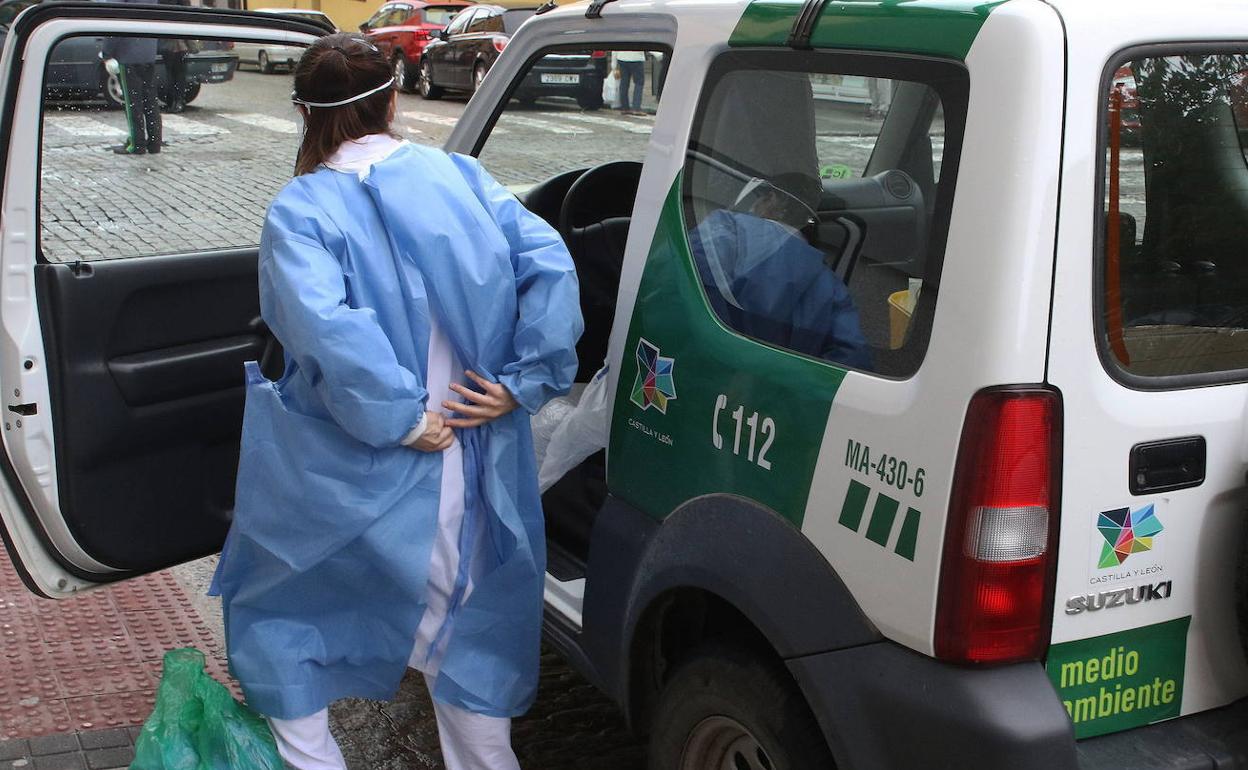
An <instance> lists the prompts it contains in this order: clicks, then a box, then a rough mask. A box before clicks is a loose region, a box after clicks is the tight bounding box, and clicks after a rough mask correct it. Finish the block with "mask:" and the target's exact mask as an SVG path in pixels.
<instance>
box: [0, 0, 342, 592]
mask: <svg viewBox="0 0 1248 770" xmlns="http://www.w3.org/2000/svg"><path fill="white" fill-rule="evenodd" d="M322 33H323V31H322V30H320V29H319V28H317V27H315V26H313V25H311V24H307V23H304V22H299V21H295V20H291V19H285V18H282V17H278V16H274V15H260V14H248V13H242V12H232V11H220V10H211V9H196V8H179V7H171V6H159V7H157V6H131V5H112V4H100V3H49V4H43V5H38V6H35V7H33V8H31V9H30V10H28V11H27V12H25V13H24V14H22V15H21V16H20V17H19V18H18V19H17V20H16V22H15V23H14V25H13V26H12V28H11V29H10V30H9V32H8V36H7V39H6V40H5V45H4V49H3V58H2V60H0V76H2V78H3V81H2V83H0V105H2V113H0V169H2V173H3V178H2V180H0V184H2V187H3V211H2V217H3V234H2V237H0V392H3V394H4V396H5V398H4V401H3V403H2V405H0V411H3V414H4V419H3V423H4V430H3V432H2V436H3V438H2V440H0V448H2V450H3V452H2V457H0V460H2V462H0V522H2V523H3V538H4V545H5V547H6V548H7V549H8V551H9V553H10V555H11V556H12V559H13V561H14V563H15V564H16V565H17V567H18V570H19V572H20V573H21V574H22V577H23V579H24V580H25V582H26V583H27V585H28V586H29V587H30V588H31V589H32V590H33V591H36V592H38V593H40V594H43V595H46V596H49V597H63V596H68V595H71V594H73V593H75V592H77V591H80V590H82V589H84V588H86V587H89V586H91V585H93V584H98V583H104V582H110V581H114V580H119V579H124V578H126V577H129V576H133V575H136V574H140V573H144V572H149V571H152V570H156V569H160V568H163V567H166V566H170V565H173V564H176V563H178V562H181V561H185V560H189V559H192V558H196V557H199V556H203V555H205V554H209V553H213V552H215V551H216V550H218V549H219V548H220V546H221V543H222V540H223V538H224V536H225V532H226V530H227V528H228V526H229V521H230V517H231V510H232V506H233V487H234V475H235V470H236V466H237V461H238V441H239V435H240V430H241V418H242V406H243V390H244V388H243V385H244V381H243V367H242V364H243V362H244V361H246V360H254V359H264V358H265V357H266V353H267V354H268V358H270V359H278V360H277V361H276V363H277V364H278V365H279V366H280V355H275V350H274V344H273V343H272V341H271V337H270V336H269V334H268V332H267V331H266V329H265V328H264V326H263V324H262V322H261V320H260V310H259V300H258V297H257V289H256V257H257V246H256V245H257V244H258V243H259V234H260V227H261V224H262V222H263V218H264V211H265V206H266V204H267V203H268V201H269V200H271V198H272V197H273V195H274V194H275V193H276V191H277V190H278V189H279V188H280V187H281V185H282V184H283V183H284V182H285V181H286V180H287V179H289V178H290V175H291V173H292V172H291V169H292V168H293V163H294V158H295V152H296V150H297V145H298V138H299V131H298V124H297V119H296V116H295V115H294V113H293V111H292V110H291V108H290V105H289V101H288V99H289V88H290V84H289V80H288V79H286V78H275V77H267V76H264V75H260V74H259V73H250V72H239V71H238V69H237V64H238V58H237V56H236V55H234V54H233V53H232V49H233V47H234V44H235V43H236V42H261V41H267V42H271V43H282V44H286V45H298V46H306V45H307V44H309V43H311V42H312V41H313V40H314V39H315V38H316V37H317V36H319V35H320V34H322ZM118 41H121V42H120V43H119V42H118ZM120 51H125V53H124V54H122V53H120ZM110 57H111V58H113V59H115V60H121V61H122V62H123V64H122V66H120V67H106V66H105V59H107V58H110ZM110 69H111V70H116V71H115V72H110ZM149 79H152V80H154V86H152V87H151V93H154V94H155V95H157V96H158V98H160V99H162V100H164V101H165V102H168V104H166V105H165V106H166V107H172V109H173V110H176V109H177V108H178V106H180V104H179V103H180V102H187V103H188V106H187V107H186V109H185V111H182V112H180V113H177V114H174V113H173V112H172V110H171V111H168V112H167V114H164V115H163V120H162V121H161V123H162V124H163V143H162V137H161V135H160V133H156V134H154V135H151V132H152V131H154V130H156V131H159V129H153V128H152V125H151V123H152V119H153V117H154V115H153V114H152V112H151V111H148V112H147V113H146V114H145V113H144V110H143V109H142V108H141V107H140V106H139V103H138V100H139V99H140V98H141V97H142V94H141V93H139V92H140V91H141V90H142V89H143V83H145V82H147V81H148V80H149ZM119 86H120V88H119ZM123 89H126V90H128V91H129V95H130V97H131V98H130V99H128V100H127V99H124V98H123V99H121V100H119V99H118V96H123V97H124V95H125V90H123ZM118 101H122V102H123V104H128V106H126V107H125V108H123V109H116V108H111V109H110V102H111V103H112V104H113V105H114V106H115V105H116V103H117V102H118ZM145 121H146V123H145ZM143 125H146V128H143ZM136 130H138V131H147V132H148V134H145V136H147V139H146V141H147V143H148V144H147V147H146V148H142V149H145V150H150V152H143V153H142V154H137V153H125V152H124V151H122V150H119V148H123V147H125V146H126V145H127V143H128V142H129V137H130V136H133V135H134V132H135V131H136Z"/></svg>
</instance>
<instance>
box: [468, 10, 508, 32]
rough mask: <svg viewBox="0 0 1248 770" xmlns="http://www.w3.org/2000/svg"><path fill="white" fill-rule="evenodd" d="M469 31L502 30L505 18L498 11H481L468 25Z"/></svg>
mask: <svg viewBox="0 0 1248 770" xmlns="http://www.w3.org/2000/svg"><path fill="white" fill-rule="evenodd" d="M465 31H467V32H502V31H503V18H502V15H501V14H499V13H497V12H490V11H479V12H478V13H477V15H476V17H475V18H474V19H473V20H472V22H471V23H470V24H469V25H468V29H467V30H465Z"/></svg>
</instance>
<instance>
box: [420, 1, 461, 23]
mask: <svg viewBox="0 0 1248 770" xmlns="http://www.w3.org/2000/svg"><path fill="white" fill-rule="evenodd" d="M460 8H461V6H458V5H447V6H429V7H427V8H425V23H426V24H441V25H442V26H446V25H447V24H450V23H451V19H453V18H455V14H456V13H459V11H460Z"/></svg>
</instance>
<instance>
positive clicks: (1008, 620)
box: [935, 387, 1062, 663]
mask: <svg viewBox="0 0 1248 770" xmlns="http://www.w3.org/2000/svg"><path fill="white" fill-rule="evenodd" d="M1061 436H1062V416H1061V400H1060V398H1059V396H1058V394H1057V392H1056V391H1052V390H1048V389H1045V388H1040V387H1034V388H1025V387H1024V388H1008V389H992V390H984V391H980V392H979V393H976V394H975V396H974V398H972V399H971V405H970V407H969V408H968V409H967V413H966V424H965V426H964V427H963V429H962V443H961V445H960V446H959V448H958V464H957V468H956V470H955V471H954V479H953V495H952V497H951V498H950V503H949V506H950V507H949V523H948V528H947V530H946V533H945V551H944V560H943V563H942V564H941V573H940V596H939V599H938V600H937V605H936V638H935V643H936V644H935V647H936V655H937V657H940V658H944V659H946V660H951V661H955V662H959V663H1006V662H1011V661H1019V660H1034V659H1037V658H1040V657H1042V656H1043V655H1044V652H1045V650H1046V649H1047V647H1048V644H1049V631H1050V622H1051V619H1052V613H1053V570H1054V567H1055V565H1056V560H1057V558H1056V557H1057V555H1056V545H1057V523H1058V514H1059V510H1058V500H1059V482H1060V478H1061V477H1060V473H1061V471H1060V467H1061Z"/></svg>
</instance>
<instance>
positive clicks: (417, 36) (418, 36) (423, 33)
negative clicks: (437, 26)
mask: <svg viewBox="0 0 1248 770" xmlns="http://www.w3.org/2000/svg"><path fill="white" fill-rule="evenodd" d="M432 34H433V33H432V30H428V29H424V28H422V27H418V28H416V29H414V30H412V39H413V40H428V39H429V37H430V36H431V35H432Z"/></svg>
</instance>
